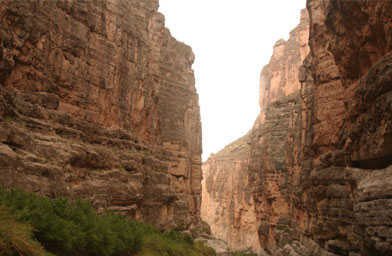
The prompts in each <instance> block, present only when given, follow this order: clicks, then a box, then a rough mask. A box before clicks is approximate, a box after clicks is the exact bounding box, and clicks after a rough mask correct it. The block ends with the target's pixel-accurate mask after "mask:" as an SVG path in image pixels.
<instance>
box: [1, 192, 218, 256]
mask: <svg viewBox="0 0 392 256" xmlns="http://www.w3.org/2000/svg"><path fill="white" fill-rule="evenodd" d="M212 251H213V250H212ZM212 251H210V250H209V249H208V248H206V246H203V245H200V244H198V243H195V242H194V241H193V239H192V237H190V236H189V235H182V234H180V233H178V232H176V231H170V232H160V231H159V230H158V229H157V228H155V227H153V226H152V225H150V224H147V223H143V222H136V221H133V220H132V219H128V218H124V217H123V216H121V215H118V214H115V213H113V212H111V211H104V212H103V213H102V214H97V212H96V211H95V210H94V209H93V207H92V206H91V204H90V203H88V202H86V201H82V200H75V201H71V200H69V199H67V198H64V197H63V198H58V199H55V200H53V199H50V198H46V197H43V196H38V195H36V194H33V193H27V192H24V191H22V190H11V191H8V190H6V189H4V188H0V255H5V256H7V255H29V256H37V255H43V256H46V255H60V256H62V255H64V256H65V255H76V256H78V255H91V256H93V255H94V256H95V255H100V256H101V255H102V256H106V255H116V256H128V255H138V256H149V255H151V256H158V255H167V256H182V255H183V256H210V255H215V254H213V253H215V252H212Z"/></svg>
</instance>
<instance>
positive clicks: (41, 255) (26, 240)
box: [0, 206, 52, 256]
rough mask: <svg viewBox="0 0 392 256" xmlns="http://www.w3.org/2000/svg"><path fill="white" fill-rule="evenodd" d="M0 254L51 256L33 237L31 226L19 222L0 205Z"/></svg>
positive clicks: (5, 255)
mask: <svg viewBox="0 0 392 256" xmlns="http://www.w3.org/2000/svg"><path fill="white" fill-rule="evenodd" d="M0 255H2V256H14V255H29V256H51V255H52V254H50V253H48V252H47V251H45V250H44V248H43V247H42V245H41V244H40V243H39V242H37V241H36V240H35V239H34V238H33V227H32V226H31V225H29V224H27V223H21V222H19V221H17V220H16V217H15V216H13V215H12V214H11V213H10V210H9V209H8V208H6V207H4V206H0Z"/></svg>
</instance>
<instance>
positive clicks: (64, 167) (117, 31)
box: [0, 0, 202, 228]
mask: <svg viewBox="0 0 392 256" xmlns="http://www.w3.org/2000/svg"><path fill="white" fill-rule="evenodd" d="M158 6H159V3H158V1H157V0H153V1H126V0H117V1H111V0H107V1H98V2H97V1H78V0H71V1H23V0H17V1H1V3H0V22H1V23H0V35H1V36H0V70H1V72H0V84H1V85H0V172H1V175H0V183H1V184H3V185H4V186H6V187H23V188H25V189H27V190H29V191H34V192H39V193H42V194H45V195H48V196H52V197H56V196H59V195H68V196H71V197H81V198H85V199H88V200H90V201H91V202H92V203H93V204H94V206H95V207H96V208H98V209H103V208H104V207H107V208H109V209H114V210H116V211H119V212H122V213H124V214H127V215H130V216H133V217H134V218H137V219H142V220H146V221H149V222H153V223H155V224H157V225H160V226H161V227H163V228H167V227H173V226H175V225H177V226H181V227H187V226H189V225H190V224H192V223H197V222H198V220H199V215H200V199H201V185H200V182H201V177H202V176H201V175H202V173H201V123H200V116H199V106H198V96H197V93H196V90H195V87H194V82H195V81H194V75H193V70H192V69H191V65H192V63H193V60H194V55H193V53H192V50H191V49H190V47H188V46H186V45H184V44H182V43H180V42H177V41H176V40H175V39H174V38H173V37H171V35H170V32H169V31H168V30H167V29H166V28H165V27H164V17H163V15H162V14H160V13H158V12H157V9H158Z"/></svg>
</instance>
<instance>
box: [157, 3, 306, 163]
mask: <svg viewBox="0 0 392 256" xmlns="http://www.w3.org/2000/svg"><path fill="white" fill-rule="evenodd" d="M305 2H306V1H305V0H160V8H159V11H160V12H162V13H163V14H164V15H165V18H166V27H168V28H169V29H170V31H171V33H172V35H173V36H174V37H175V38H176V39H177V40H179V41H181V42H185V43H186V44H188V45H189V46H191V47H192V49H193V52H194V53H195V55H196V59H195V63H194V64H193V69H194V71H195V77H196V89H197V91H198V93H199V99H200V111H201V121H202V125H203V161H205V160H207V158H208V156H209V155H210V153H211V152H214V153H216V152H217V151H219V150H221V149H222V148H223V147H224V146H225V145H227V144H229V143H230V142H232V141H234V140H236V139H238V138H239V137H241V136H243V135H245V134H246V133H247V132H248V131H249V130H250V129H251V128H252V126H253V122H254V121H255V119H256V117H257V115H258V113H259V105H258V102H259V77H260V72H261V69H262V67H263V66H264V65H266V64H268V62H269V59H270V57H271V54H272V49H273V46H274V44H275V42H276V41H277V40H278V39H280V38H283V39H286V40H287V39H288V35H289V31H290V30H292V29H293V28H294V27H295V26H296V25H297V24H298V23H299V19H300V10H301V9H303V8H305V4H306V3H305Z"/></svg>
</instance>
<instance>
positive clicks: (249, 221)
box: [202, 10, 309, 251]
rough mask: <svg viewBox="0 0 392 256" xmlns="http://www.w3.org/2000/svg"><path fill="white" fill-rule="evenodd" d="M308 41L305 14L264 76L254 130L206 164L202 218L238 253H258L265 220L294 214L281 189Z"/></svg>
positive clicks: (279, 46)
mask: <svg viewBox="0 0 392 256" xmlns="http://www.w3.org/2000/svg"><path fill="white" fill-rule="evenodd" d="M308 37H309V16H308V13H307V11H306V10H302V11H301V20H300V24H299V25H298V26H297V27H296V28H295V29H293V30H292V31H291V32H290V37H289V39H288V40H287V41H285V40H283V39H281V40H279V41H278V42H277V43H276V44H275V46H274V51H273V55H272V57H271V60H270V62H269V64H268V65H267V66H265V67H264V68H263V70H262V72H261V76H260V108H261V112H260V115H259V117H258V118H257V120H256V121H255V124H254V128H253V129H252V131H251V132H250V133H249V134H248V135H246V136H244V137H243V138H241V139H239V140H238V141H236V142H233V143H232V144H230V145H228V146H226V147H225V148H224V149H223V150H222V151H220V152H218V153H217V154H215V155H212V156H210V158H209V159H208V160H207V161H206V162H205V163H203V167H202V168H203V177H204V179H203V194H202V218H203V219H204V220H205V221H206V222H207V223H208V224H209V225H210V226H211V233H212V235H213V236H215V237H217V238H219V239H222V240H224V241H226V242H227V243H228V245H229V247H230V248H231V249H232V250H234V251H239V250H247V249H252V250H253V251H258V250H259V246H260V243H259V236H258V229H259V228H258V226H259V223H260V221H261V220H263V221H267V219H268V221H272V222H273V223H277V222H285V221H287V218H288V216H289V206H288V205H287V202H286V201H285V200H286V199H285V198H284V197H283V194H284V193H285V192H287V188H286V190H285V191H281V190H280V187H279V185H280V184H281V185H282V186H285V185H284V183H285V182H287V178H288V177H287V173H286V172H287V167H286V165H285V151H284V144H285V141H286V140H287V137H288V130H289V128H290V127H293V125H294V124H293V123H290V122H289V118H290V117H293V115H295V114H296V113H298V110H295V108H294V106H297V105H298V104H299V101H298V99H297V97H298V95H299V89H300V86H301V84H300V82H299V81H298V69H299V67H300V66H301V64H302V61H303V60H304V59H305V57H306V56H307V55H308V53H309V46H308ZM248 143H250V145H248ZM240 149H241V150H240ZM245 149H246V150H245ZM261 169H262V172H263V173H262V174H260V172H261ZM248 180H249V181H248ZM259 193H260V194H259ZM267 193H268V195H267ZM265 198H267V199H265ZM274 198H275V201H274V202H273V205H272V206H271V205H270V206H267V205H265V202H264V201H263V200H272V199H274ZM267 202H268V201H267ZM267 207H268V210H267ZM260 209H262V210H260ZM285 218H286V219H285ZM261 245H264V243H261Z"/></svg>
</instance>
